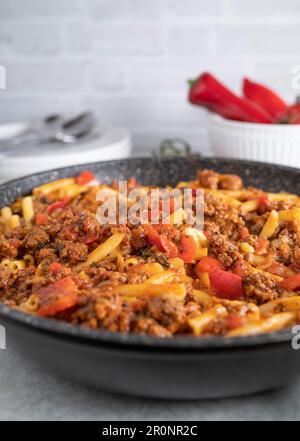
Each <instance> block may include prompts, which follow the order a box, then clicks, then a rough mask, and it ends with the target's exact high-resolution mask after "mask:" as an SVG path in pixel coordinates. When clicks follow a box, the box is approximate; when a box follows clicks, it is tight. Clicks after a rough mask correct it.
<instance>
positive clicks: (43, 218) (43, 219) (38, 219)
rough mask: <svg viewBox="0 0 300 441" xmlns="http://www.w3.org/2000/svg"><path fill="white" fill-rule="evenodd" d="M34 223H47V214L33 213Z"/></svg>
mask: <svg viewBox="0 0 300 441" xmlns="http://www.w3.org/2000/svg"><path fill="white" fill-rule="evenodd" d="M48 208H49V207H48ZM35 223H36V225H47V223H48V218H47V215H46V214H44V213H37V214H36V215H35Z"/></svg>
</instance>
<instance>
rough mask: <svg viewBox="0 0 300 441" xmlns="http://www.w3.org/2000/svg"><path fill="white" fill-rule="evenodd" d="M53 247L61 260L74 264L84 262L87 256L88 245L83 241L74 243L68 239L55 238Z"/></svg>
mask: <svg viewBox="0 0 300 441" xmlns="http://www.w3.org/2000/svg"><path fill="white" fill-rule="evenodd" d="M54 249H55V250H56V252H57V253H58V256H59V257H60V259H61V260H62V261H63V262H68V263H70V264H76V263H78V262H85V261H86V259H87V256H88V247H87V245H85V244H84V243H78V242H77V243H74V242H71V241H69V240H56V241H55V243H54Z"/></svg>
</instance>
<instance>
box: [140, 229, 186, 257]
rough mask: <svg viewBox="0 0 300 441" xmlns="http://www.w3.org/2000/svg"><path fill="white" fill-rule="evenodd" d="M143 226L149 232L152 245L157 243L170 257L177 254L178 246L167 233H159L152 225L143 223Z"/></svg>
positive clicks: (148, 235)
mask: <svg viewBox="0 0 300 441" xmlns="http://www.w3.org/2000/svg"><path fill="white" fill-rule="evenodd" d="M143 227H144V230H145V232H146V234H147V238H148V242H149V243H150V244H151V245H155V246H156V247H157V248H158V249H159V250H160V251H162V252H163V253H167V255H168V256H169V257H176V256H177V254H178V249H177V246H176V245H175V243H174V242H172V241H171V240H169V239H168V238H167V237H166V236H165V234H159V233H158V232H157V231H156V230H155V228H153V226H152V225H143Z"/></svg>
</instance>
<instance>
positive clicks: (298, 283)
mask: <svg viewBox="0 0 300 441" xmlns="http://www.w3.org/2000/svg"><path fill="white" fill-rule="evenodd" d="M280 286H281V287H282V288H284V289H288V290H290V291H294V290H295V289H298V288H300V273H297V274H294V275H293V276H290V277H288V278H287V279H284V280H282V282H280Z"/></svg>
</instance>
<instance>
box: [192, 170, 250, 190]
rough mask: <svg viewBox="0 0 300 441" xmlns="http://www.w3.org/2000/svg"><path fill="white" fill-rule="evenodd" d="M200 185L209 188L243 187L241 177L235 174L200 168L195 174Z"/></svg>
mask: <svg viewBox="0 0 300 441" xmlns="http://www.w3.org/2000/svg"><path fill="white" fill-rule="evenodd" d="M197 178H198V182H199V185H200V187H203V188H209V189H211V190H217V189H221V190H241V189H242V188H243V187H244V184H243V181H242V179H241V178H240V177H239V176H237V175H221V174H220V173H216V172H215V171H213V170H206V169H205V170H200V171H198V174H197Z"/></svg>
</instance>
